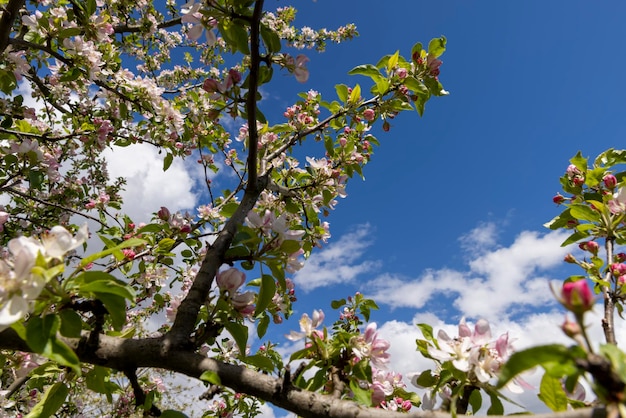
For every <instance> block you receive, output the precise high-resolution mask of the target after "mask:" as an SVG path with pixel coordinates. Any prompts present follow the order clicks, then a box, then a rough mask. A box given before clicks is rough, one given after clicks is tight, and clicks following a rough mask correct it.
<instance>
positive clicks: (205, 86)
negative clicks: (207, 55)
mask: <svg viewBox="0 0 626 418" xmlns="http://www.w3.org/2000/svg"><path fill="white" fill-rule="evenodd" d="M202 90H204V91H206V92H207V93H215V92H217V91H219V84H218V82H217V81H216V80H213V79H212V78H207V79H206V80H204V83H202Z"/></svg>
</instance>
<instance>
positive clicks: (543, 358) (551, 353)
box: [497, 344, 575, 388]
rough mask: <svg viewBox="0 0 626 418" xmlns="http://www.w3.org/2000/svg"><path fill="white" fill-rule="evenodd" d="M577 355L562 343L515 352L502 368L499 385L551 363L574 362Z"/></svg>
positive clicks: (499, 386) (501, 385)
mask: <svg viewBox="0 0 626 418" xmlns="http://www.w3.org/2000/svg"><path fill="white" fill-rule="evenodd" d="M574 359H575V356H574V355H573V354H572V352H571V351H570V349H568V348H567V347H565V346H564V345H560V344H551V345H542V346H537V347H532V348H529V349H526V350H523V351H518V352H516V353H513V354H512V355H511V357H510V358H509V360H508V361H507V362H506V364H505V365H504V367H502V369H501V370H500V376H499V380H498V384H497V387H498V388H501V387H503V386H504V385H506V384H507V383H508V382H509V381H510V380H511V379H513V378H514V377H515V376H517V375H518V374H520V373H522V372H525V371H526V370H529V369H532V368H533V367H537V366H544V365H548V366H549V363H561V364H574V365H575V362H574Z"/></svg>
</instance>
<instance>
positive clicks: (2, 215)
mask: <svg viewBox="0 0 626 418" xmlns="http://www.w3.org/2000/svg"><path fill="white" fill-rule="evenodd" d="M8 220H9V214H8V213H7V212H5V211H2V210H0V232H2V231H3V230H4V224H5V223H6V222H7V221H8Z"/></svg>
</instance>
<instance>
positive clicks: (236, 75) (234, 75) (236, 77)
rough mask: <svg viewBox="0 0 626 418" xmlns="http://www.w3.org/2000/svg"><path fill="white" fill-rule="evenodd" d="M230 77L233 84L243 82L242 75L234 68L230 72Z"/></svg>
mask: <svg viewBox="0 0 626 418" xmlns="http://www.w3.org/2000/svg"><path fill="white" fill-rule="evenodd" d="M228 77H230V79H231V80H232V82H233V84H237V83H239V82H240V81H241V73H240V72H239V71H237V70H236V69H234V68H231V69H230V70H228Z"/></svg>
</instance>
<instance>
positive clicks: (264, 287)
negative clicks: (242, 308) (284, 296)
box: [254, 274, 276, 316]
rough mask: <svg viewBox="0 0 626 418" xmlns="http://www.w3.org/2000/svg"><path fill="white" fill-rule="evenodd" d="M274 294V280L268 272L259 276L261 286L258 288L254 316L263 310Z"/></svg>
mask: <svg viewBox="0 0 626 418" xmlns="http://www.w3.org/2000/svg"><path fill="white" fill-rule="evenodd" d="M275 294H276V282H274V278H273V277H272V276H270V275H269V274H264V275H263V276H261V288H260V289H259V296H258V298H257V301H256V308H255V310H254V316H257V315H259V314H260V313H261V312H263V311H265V309H266V308H267V307H268V306H269V304H270V302H271V301H272V298H273V297H274V295H275Z"/></svg>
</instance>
